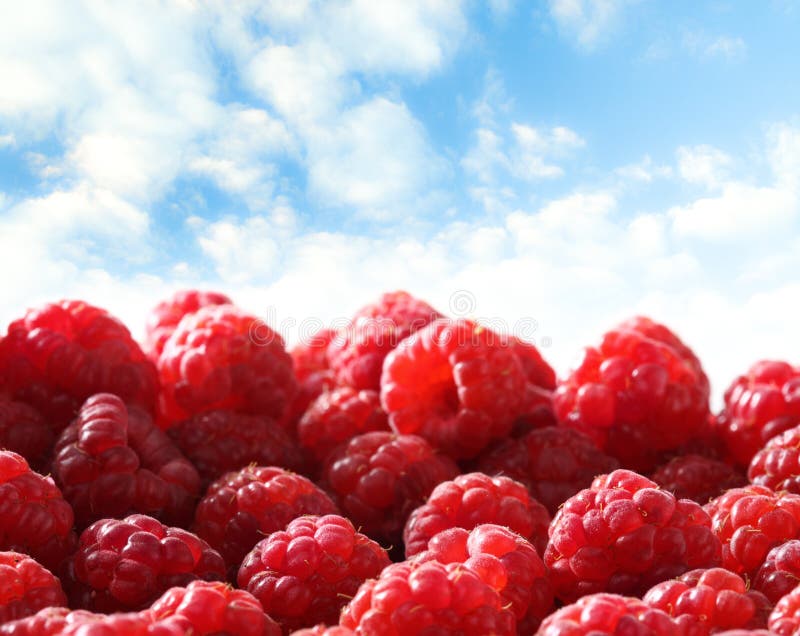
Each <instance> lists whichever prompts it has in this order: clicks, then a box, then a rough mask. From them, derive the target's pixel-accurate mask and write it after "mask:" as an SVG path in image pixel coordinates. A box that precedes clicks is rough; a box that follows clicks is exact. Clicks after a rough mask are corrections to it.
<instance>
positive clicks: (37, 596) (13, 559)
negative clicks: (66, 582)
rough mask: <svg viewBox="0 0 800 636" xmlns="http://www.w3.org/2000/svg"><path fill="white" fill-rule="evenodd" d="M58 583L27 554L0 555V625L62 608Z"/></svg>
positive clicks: (64, 599) (0, 553)
mask: <svg viewBox="0 0 800 636" xmlns="http://www.w3.org/2000/svg"><path fill="white" fill-rule="evenodd" d="M66 604H67V597H66V596H64V591H63V590H62V589H61V583H60V582H59V580H58V579H57V578H56V577H55V576H53V575H52V573H51V572H50V571H49V570H46V569H45V568H43V567H42V566H41V565H39V564H38V563H37V562H36V561H34V560H33V559H32V558H30V557H29V556H28V555H27V554H20V553H19V552H0V624H2V623H6V622H8V621H13V620H17V619H18V618H23V617H24V616H30V615H31V614H35V613H36V612H38V611H39V610H40V609H43V608H45V607H51V606H56V605H59V606H61V605H66Z"/></svg>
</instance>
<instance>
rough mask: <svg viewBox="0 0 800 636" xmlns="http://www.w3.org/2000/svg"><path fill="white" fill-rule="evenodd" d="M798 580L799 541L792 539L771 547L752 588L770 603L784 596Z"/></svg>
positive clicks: (799, 568) (799, 570)
mask: <svg viewBox="0 0 800 636" xmlns="http://www.w3.org/2000/svg"><path fill="white" fill-rule="evenodd" d="M798 581H800V541H798V540H797V539H792V540H791V541H787V542H785V543H781V544H780V545H778V546H776V547H774V548H772V550H770V551H769V553H768V554H767V558H766V559H765V560H764V563H762V564H761V567H760V568H758V572H756V576H755V578H754V579H753V588H754V589H756V590H758V591H759V592H763V593H764V594H765V595H766V597H767V598H768V599H769V600H770V602H772V603H777V602H778V601H779V600H780V599H781V597H783V596H786V594H788V593H789V592H791V591H792V590H793V589H794V588H795V587H797V584H798Z"/></svg>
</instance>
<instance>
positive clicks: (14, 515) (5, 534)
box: [0, 451, 75, 570]
mask: <svg viewBox="0 0 800 636" xmlns="http://www.w3.org/2000/svg"><path fill="white" fill-rule="evenodd" d="M72 525H73V514H72V508H70V505H69V504H68V503H67V502H66V501H64V497H62V496H61V491H60V490H59V489H58V488H57V487H56V485H55V483H53V480H52V478H50V477H42V475H40V474H39V473H35V472H33V471H32V470H31V469H30V467H29V466H28V462H26V461H25V458H24V457H22V456H21V455H17V454H16V453H12V452H11V451H0V550H12V551H14V552H24V553H25V554H30V555H31V556H33V557H34V558H35V559H36V560H37V561H39V563H41V564H42V565H44V566H45V567H47V568H49V569H51V570H55V569H56V568H57V567H58V566H59V564H60V563H61V561H62V560H63V559H64V558H65V557H66V556H68V555H69V554H70V553H71V552H72V548H73V547H74V545H75V532H74V531H73V529H72Z"/></svg>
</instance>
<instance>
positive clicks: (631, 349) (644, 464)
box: [554, 317, 709, 471]
mask: <svg viewBox="0 0 800 636" xmlns="http://www.w3.org/2000/svg"><path fill="white" fill-rule="evenodd" d="M708 396H709V384H708V378H707V377H706V375H705V373H704V372H703V369H702V367H701V366H700V362H699V361H698V359H697V358H696V357H695V355H694V354H693V353H692V352H691V350H689V349H688V348H687V347H686V346H685V345H684V344H683V343H682V342H681V341H680V340H679V339H678V338H677V336H675V335H674V334H673V333H672V332H671V331H669V330H668V329H667V328H666V327H664V326H663V325H659V324H658V323H655V322H653V321H652V320H650V319H648V318H641V317H639V318H633V319H631V320H629V321H627V322H624V323H622V324H621V325H619V326H618V327H617V328H615V329H612V330H611V331H609V332H608V333H606V334H605V336H603V341H602V343H601V344H600V346H599V347H597V348H595V347H589V348H587V349H586V350H585V352H584V356H583V360H582V362H581V364H580V365H579V366H578V368H577V369H575V370H574V371H572V373H571V374H570V375H569V377H567V379H566V380H564V381H562V382H561V383H560V384H559V387H558V389H556V392H555V396H554V404H555V410H556V415H557V416H558V419H559V420H560V421H561V422H562V423H563V424H564V425H566V426H569V427H572V428H576V429H578V430H580V431H582V432H584V433H587V434H588V435H589V436H590V437H592V438H593V439H594V440H595V441H596V442H597V444H598V445H599V446H600V448H602V449H603V450H605V451H606V452H607V453H608V454H609V455H613V456H614V457H616V458H617V459H619V460H620V462H621V463H622V465H623V466H624V467H627V468H631V469H635V470H641V471H644V470H652V469H653V468H655V466H656V465H657V464H658V463H660V461H661V459H662V456H663V455H664V454H665V453H668V452H669V451H673V450H676V449H678V448H679V447H680V446H681V445H683V444H685V443H687V442H688V441H689V440H690V439H691V438H692V437H694V436H696V434H697V432H698V430H701V429H702V428H703V427H704V425H705V422H706V421H707V417H708Z"/></svg>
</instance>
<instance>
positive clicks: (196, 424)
mask: <svg viewBox="0 0 800 636" xmlns="http://www.w3.org/2000/svg"><path fill="white" fill-rule="evenodd" d="M168 433H169V436H170V437H171V438H172V439H173V440H174V441H175V443H176V444H177V445H178V448H180V449H181V451H183V453H184V454H185V455H186V457H188V458H189V460H190V461H191V462H192V464H194V466H195V468H197V471H198V472H199V473H200V477H201V478H202V480H203V483H204V484H208V483H209V482H211V481H213V480H215V479H218V478H219V477H221V476H222V475H224V474H225V473H228V472H231V471H234V470H239V469H240V468H244V467H245V466H247V465H248V464H259V465H262V466H280V467H281V468H288V469H291V470H298V471H301V470H303V469H304V468H305V465H306V461H305V457H304V454H303V451H302V450H301V449H300V447H299V446H298V445H297V442H295V441H294V440H293V439H292V438H291V436H290V435H289V433H287V432H286V431H285V430H284V429H283V428H282V427H281V426H279V425H278V424H276V423H275V422H274V421H272V420H270V419H269V418H267V417H263V416H258V415H243V414H241V413H236V412H234V411H228V410H220V411H209V412H208V413H201V414H200V415H195V416H194V417H192V418H190V419H188V420H185V421H183V422H181V423H180V424H177V425H176V426H173V427H172V428H170V429H168Z"/></svg>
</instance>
